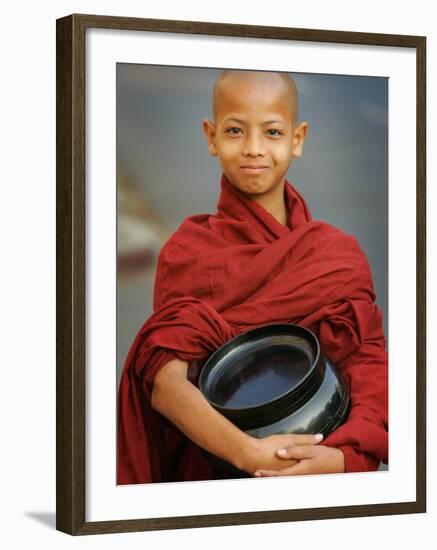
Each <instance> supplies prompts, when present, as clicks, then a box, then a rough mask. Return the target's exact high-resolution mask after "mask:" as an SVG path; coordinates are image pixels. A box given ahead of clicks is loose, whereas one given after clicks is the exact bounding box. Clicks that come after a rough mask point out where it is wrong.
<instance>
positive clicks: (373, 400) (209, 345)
mask: <svg viewBox="0 0 437 550" xmlns="http://www.w3.org/2000/svg"><path fill="white" fill-rule="evenodd" d="M213 115H214V120H213V121H210V120H204V121H203V131H204V134H205V137H206V141H207V144H208V150H209V153H210V154H211V155H213V156H217V157H218V160H219V161H220V164H221V167H222V177H221V195H220V199H219V202H218V205H217V208H218V210H217V213H216V214H214V215H207V214H202V215H196V216H192V217H190V218H187V219H186V220H185V221H184V222H183V223H182V225H181V226H180V228H179V229H178V230H177V231H176V232H175V233H174V235H173V236H172V237H171V238H170V239H169V240H168V241H167V243H166V244H165V245H164V247H163V249H162V250H161V254H160V257H159V261H158V268H157V273H156V280H155V289H154V313H153V315H152V316H151V317H150V319H149V320H148V321H147V322H146V323H145V324H144V325H143V327H142V328H141V329H140V331H139V333H138V334H137V337H136V339H135V341H134V343H133V344H132V347H131V349H130V352H129V354H128V357H127V359H126V363H125V367H124V370H123V374H122V378H121V383H120V388H119V397H118V419H119V421H118V483H120V484H126V483H146V482H153V481H177V480H197V479H211V478H213V477H214V471H213V468H212V466H211V464H210V462H209V461H208V460H207V458H206V457H205V453H204V452H203V451H202V449H205V450H207V451H209V452H210V453H212V454H214V455H217V456H219V457H220V458H222V459H224V460H225V461H227V462H229V463H230V464H232V465H234V466H235V467H236V468H238V469H240V470H242V471H244V472H247V473H248V474H250V475H253V476H273V475H275V476H277V475H298V474H315V473H335V472H345V471H346V472H351V471H368V470H376V469H377V468H378V466H379V463H380V461H381V460H382V461H384V462H388V456H387V454H388V451H387V448H388V444H387V443H388V442H387V440H388V436H387V425H388V422H387V353H386V350H385V347H386V341H385V337H384V334H383V331H382V316H381V313H380V310H379V308H378V307H377V305H376V304H375V293H374V288H373V282H372V277H371V273H370V269H369V265H368V263H367V260H366V258H365V256H364V253H363V252H362V250H361V248H360V246H359V245H358V243H357V241H356V240H355V239H354V238H353V237H352V236H350V235H346V234H345V233H343V232H342V231H340V230H338V229H336V228H334V227H333V226H331V225H328V224H326V223H324V222H317V221H313V220H312V218H311V214H310V212H309V209H308V207H307V205H306V203H305V201H304V199H303V198H302V197H301V195H300V194H299V193H298V192H297V191H296V189H294V187H293V186H292V185H291V184H290V183H289V182H288V181H286V179H285V174H286V172H287V170H288V167H289V165H290V163H291V162H292V160H293V158H297V157H300V156H301V154H302V150H303V144H304V141H305V138H306V135H307V132H308V124H307V123H306V122H300V123H298V121H297V120H298V119H297V91H296V86H295V84H294V81H293V80H292V78H291V77H290V76H289V75H287V74H284V73H268V72H250V71H230V70H228V71H224V72H223V73H222V74H221V75H220V77H219V78H218V80H217V81H216V84H215V87H214V94H213ZM274 322H280V323H297V324H300V325H303V326H305V327H307V328H309V329H310V330H312V331H313V332H314V333H315V334H316V335H317V336H318V338H319V340H320V343H321V348H322V351H323V352H324V353H325V354H326V355H328V356H329V357H330V358H331V359H332V360H333V361H334V362H335V363H336V365H337V367H338V369H339V370H340V371H341V372H342V373H343V374H344V376H345V377H346V379H347V381H348V383H349V385H350V390H351V411H350V414H349V417H348V419H347V421H346V422H345V424H343V425H342V426H340V428H338V429H337V430H336V431H335V432H334V433H332V434H330V435H329V436H328V437H327V438H326V439H325V440H324V441H322V439H323V438H322V436H321V435H319V434H315V435H314V434H308V435H294V434H280V435H274V436H269V437H266V438H262V439H257V438H254V437H251V436H249V435H248V434H246V433H244V432H242V431H241V430H239V429H238V428H237V427H236V426H234V425H233V424H232V423H231V422H230V421H229V420H227V419H226V418H225V417H223V416H222V415H221V414H220V413H218V412H217V411H216V410H215V409H213V408H212V407H211V406H210V405H209V404H208V402H207V401H206V399H205V398H204V397H203V395H202V394H201V392H200V391H199V389H198V388H197V386H196V381H197V376H198V372H197V373H196V372H195V368H196V367H197V370H199V368H201V366H202V364H203V362H204V360H205V359H206V358H207V357H208V356H209V355H210V354H211V353H212V352H214V351H215V350H216V349H217V348H218V347H220V346H221V345H222V344H224V343H225V342H226V341H228V340H229V339H230V338H232V337H234V336H235V335H237V334H239V333H240V332H242V331H245V330H249V329H251V328H255V327H256V326H259V325H263V324H267V323H274Z"/></svg>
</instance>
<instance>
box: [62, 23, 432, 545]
mask: <svg viewBox="0 0 437 550" xmlns="http://www.w3.org/2000/svg"><path fill="white" fill-rule="evenodd" d="M89 28H100V29H119V30H125V31H144V32H162V33H185V34H196V35H214V36H227V37H245V38H257V39H260V38H261V39H262V38H265V39H275V40H293V41H296V40H298V41H312V42H321V43H331V44H335V43H339V44H361V45H377V46H387V47H398V48H410V49H413V50H415V52H416V67H417V69H416V90H417V96H416V98H417V100H416V106H417V110H416V114H417V118H416V120H417V130H416V132H417V133H416V144H417V149H416V170H417V177H416V193H417V210H416V220H417V226H416V227H417V242H416V245H417V262H416V274H417V290H416V304H417V327H416V328H417V332H416V333H417V341H416V349H417V357H416V380H417V386H416V399H417V410H416V430H417V431H416V434H417V435H416V469H417V471H416V498H415V500H413V501H411V502H399V503H387V504H370V505H353V506H340V507H330V508H308V509H298V510H274V511H262V512H241V513H228V514H214V515H196V516H184V517H180V516H178V517H162V518H143V519H132V520H114V521H98V522H87V521H86V519H85V517H86V515H85V511H86V504H85V503H86V483H85V480H86V470H85V429H86V406H85V379H86V377H85V374H86V371H85V330H86V326H85V319H86V315H85V313H86V303H85V298H86V296H85V288H86V272H85V266H86V263H85V258H86V232H85V206H86V188H85V164H86V147H85V116H86V112H85V55H86V51H85V48H86V46H85V33H86V30H87V29H89ZM56 48H57V52H56V55H57V69H56V83H57V92H56V116H57V125H56V131H57V143H56V163H57V164H56V179H57V187H56V189H57V198H56V224H57V238H56V261H57V271H56V283H57V291H56V305H57V333H56V345H57V371H56V373H57V374H56V391H57V398H56V438H57V439H56V452H57V458H56V498H57V504H56V528H57V529H58V530H60V531H63V532H65V533H68V534H71V535H86V534H98V533H121V532H129V531H147V530H159V529H178V528H179V529H181V528H193V527H209V526H221V525H241V524H259V523H275V522H290V521H303V520H317V519H328V518H347V517H359V516H377V515H391V514H408V513H421V512H425V511H426V329H425V327H426V38H425V37H422V36H406V35H389V34H370V33H358V32H344V31H328V30H316V29H294V28H285V27H264V26H254V25H234V24H223V23H214V22H191V21H172V20H158V19H139V18H138V19H137V18H128V17H113V16H98V15H83V14H74V15H69V16H67V17H64V18H61V19H58V20H57V34H56Z"/></svg>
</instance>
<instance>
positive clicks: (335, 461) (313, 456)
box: [254, 445, 345, 477]
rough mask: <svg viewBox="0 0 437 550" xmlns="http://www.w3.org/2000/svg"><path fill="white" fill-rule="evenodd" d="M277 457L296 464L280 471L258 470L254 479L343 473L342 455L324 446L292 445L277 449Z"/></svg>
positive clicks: (337, 450) (340, 452)
mask: <svg viewBox="0 0 437 550" xmlns="http://www.w3.org/2000/svg"><path fill="white" fill-rule="evenodd" d="M276 454H277V456H279V457H281V458H282V459H284V460H287V461H288V460H290V459H294V460H295V461H296V463H295V464H294V465H292V466H290V465H287V466H286V467H285V468H282V469H265V468H258V469H257V470H256V471H255V474H254V475H255V477H270V476H294V475H304V474H334V473H341V472H344V471H345V463H344V454H343V452H342V451H341V450H340V449H334V448H333V447H327V446H326V445H317V446H316V445H292V446H288V447H287V448H282V449H279V450H278V451H277V452H276Z"/></svg>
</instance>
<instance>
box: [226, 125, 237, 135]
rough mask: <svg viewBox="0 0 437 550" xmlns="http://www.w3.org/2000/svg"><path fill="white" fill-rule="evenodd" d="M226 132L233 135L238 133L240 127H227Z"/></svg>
mask: <svg viewBox="0 0 437 550" xmlns="http://www.w3.org/2000/svg"><path fill="white" fill-rule="evenodd" d="M226 132H227V133H228V134H234V135H236V134H239V133H240V132H241V129H240V128H237V127H235V126H233V127H232V128H228V129H227V130H226Z"/></svg>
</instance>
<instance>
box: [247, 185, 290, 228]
mask: <svg viewBox="0 0 437 550" xmlns="http://www.w3.org/2000/svg"><path fill="white" fill-rule="evenodd" d="M250 198H251V199H252V200H254V201H255V202H257V203H258V204H260V205H261V206H262V207H263V208H264V209H265V210H267V212H268V213H269V214H271V215H272V216H273V217H274V218H275V219H276V220H277V221H278V222H279V223H281V224H282V225H287V222H288V220H287V207H286V205H285V200H284V182H282V183H281V185H279V186H278V187H277V188H276V189H274V190H273V192H272V193H267V194H265V195H252V196H251V197H250Z"/></svg>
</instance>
